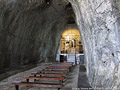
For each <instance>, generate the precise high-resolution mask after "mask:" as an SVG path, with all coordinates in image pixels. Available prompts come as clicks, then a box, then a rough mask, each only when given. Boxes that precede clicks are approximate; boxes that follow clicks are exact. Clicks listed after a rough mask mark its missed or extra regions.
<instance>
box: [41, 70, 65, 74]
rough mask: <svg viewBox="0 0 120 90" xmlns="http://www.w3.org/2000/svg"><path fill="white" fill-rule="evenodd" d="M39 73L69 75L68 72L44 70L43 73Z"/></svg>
mask: <svg viewBox="0 0 120 90" xmlns="http://www.w3.org/2000/svg"><path fill="white" fill-rule="evenodd" d="M39 73H65V74H67V71H50V70H42V71H39Z"/></svg>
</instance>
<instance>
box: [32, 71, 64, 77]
mask: <svg viewBox="0 0 120 90" xmlns="http://www.w3.org/2000/svg"><path fill="white" fill-rule="evenodd" d="M31 74H32V75H34V76H36V75H40V76H57V77H66V74H64V73H37V72H35V73H34V72H33V73H31Z"/></svg>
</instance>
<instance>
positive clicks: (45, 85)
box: [12, 81, 63, 90]
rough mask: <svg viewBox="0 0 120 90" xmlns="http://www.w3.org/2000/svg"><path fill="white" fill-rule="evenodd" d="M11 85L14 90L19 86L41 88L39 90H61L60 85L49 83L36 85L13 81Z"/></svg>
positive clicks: (34, 83) (35, 83)
mask: <svg viewBox="0 0 120 90" xmlns="http://www.w3.org/2000/svg"><path fill="white" fill-rule="evenodd" d="M12 84H14V85H15V88H16V90H19V86H32V87H41V88H46V87H47V88H51V87H52V88H58V90H60V88H62V86H63V85H62V84H51V83H37V82H21V81H14V82H13V83H12Z"/></svg>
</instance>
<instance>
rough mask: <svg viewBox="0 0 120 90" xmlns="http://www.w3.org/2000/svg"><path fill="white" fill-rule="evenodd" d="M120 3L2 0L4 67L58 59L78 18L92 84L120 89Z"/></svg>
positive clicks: (108, 0) (104, 0)
mask: <svg viewBox="0 0 120 90" xmlns="http://www.w3.org/2000/svg"><path fill="white" fill-rule="evenodd" d="M70 3H71V4H72V5H71V4H70ZM119 4H120V2H119V0H114V1H113V0H97V1H94V0H1V1H0V72H1V73H2V72H3V71H5V70H8V68H12V67H13V68H15V67H20V66H22V65H24V64H28V63H33V62H36V63H37V62H41V61H54V59H55V56H56V52H57V48H58V42H59V39H60V35H61V33H62V32H63V31H62V30H63V29H64V27H65V26H66V25H67V24H74V23H75V22H76V23H77V25H78V27H79V30H80V33H81V36H82V42H83V46H84V51H85V61H86V68H87V76H88V78H89V82H90V84H91V85H92V87H104V88H113V89H114V90H116V89H118V88H119V89H120V30H119V28H120V27H119V25H120V22H119V16H120V14H119V11H120V7H119ZM72 8H73V9H72ZM73 11H74V12H73ZM74 19H76V21H75V20H74ZM24 61H25V62H24Z"/></svg>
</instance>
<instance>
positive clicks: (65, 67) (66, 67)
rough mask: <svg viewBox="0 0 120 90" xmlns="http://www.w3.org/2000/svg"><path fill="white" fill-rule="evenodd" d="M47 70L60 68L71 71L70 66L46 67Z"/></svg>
mask: <svg viewBox="0 0 120 90" xmlns="http://www.w3.org/2000/svg"><path fill="white" fill-rule="evenodd" d="M45 68H60V69H69V68H70V67H69V66H61V65H59V66H57V65H56V66H46V67H45Z"/></svg>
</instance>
